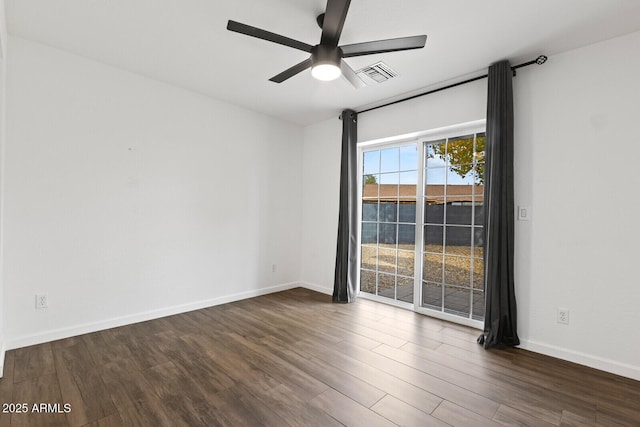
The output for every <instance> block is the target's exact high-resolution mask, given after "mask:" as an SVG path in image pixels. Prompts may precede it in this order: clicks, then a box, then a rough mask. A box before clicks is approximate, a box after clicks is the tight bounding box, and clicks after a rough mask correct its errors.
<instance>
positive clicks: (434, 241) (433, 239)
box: [424, 225, 444, 253]
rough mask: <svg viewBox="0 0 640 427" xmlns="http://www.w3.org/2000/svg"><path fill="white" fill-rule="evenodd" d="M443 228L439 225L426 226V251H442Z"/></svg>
mask: <svg viewBox="0 0 640 427" xmlns="http://www.w3.org/2000/svg"><path fill="white" fill-rule="evenodd" d="M443 228H444V227H441V226H438V225H427V226H425V227H424V251H425V252H436V253H442V237H443V232H442V231H443Z"/></svg>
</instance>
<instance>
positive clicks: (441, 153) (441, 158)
mask: <svg viewBox="0 0 640 427" xmlns="http://www.w3.org/2000/svg"><path fill="white" fill-rule="evenodd" d="M446 150H447V144H446V142H445V140H441V141H434V142H429V143H428V144H427V145H426V146H425V150H424V151H425V157H426V160H427V161H426V164H427V167H428V168H432V167H438V166H446V165H447V162H446Z"/></svg>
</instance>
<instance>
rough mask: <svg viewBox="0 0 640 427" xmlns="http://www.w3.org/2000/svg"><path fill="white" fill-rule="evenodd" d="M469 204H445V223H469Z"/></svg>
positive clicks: (470, 207) (470, 209)
mask: <svg viewBox="0 0 640 427" xmlns="http://www.w3.org/2000/svg"><path fill="white" fill-rule="evenodd" d="M472 213H473V206H471V205H449V206H447V224H460V225H471V219H472V217H471V214H472Z"/></svg>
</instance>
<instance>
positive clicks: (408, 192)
mask: <svg viewBox="0 0 640 427" xmlns="http://www.w3.org/2000/svg"><path fill="white" fill-rule="evenodd" d="M417 183H418V172H417V171H411V172H400V184H402V185H403V186H405V187H402V188H401V189H400V197H416V196H417V193H416V184H417Z"/></svg>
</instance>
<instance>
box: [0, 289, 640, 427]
mask: <svg viewBox="0 0 640 427" xmlns="http://www.w3.org/2000/svg"><path fill="white" fill-rule="evenodd" d="M477 335H478V331H477V330H474V329H469V328H465V327H462V326H457V325H453V324H450V323H447V322H443V321H439V320H435V319H432V318H428V317H425V316H421V315H418V314H415V313H413V312H410V311H405V310H401V309H396V308H393V307H390V306H386V305H382V304H378V303H375V302H372V301H366V300H360V301H358V302H356V303H354V304H348V305H342V304H331V302H330V297H328V296H326V295H321V294H318V293H315V292H312V291H308V290H306V289H300V288H298V289H293V290H290V291H286V292H281V293H276V294H271V295H267V296H262V297H258V298H253V299H249V300H244V301H239V302H235V303H231V304H225V305H221V306H217V307H212V308H208V309H204V310H198V311H194V312H190V313H185V314H181V315H176V316H171V317H166V318H163V319H158V320H153V321H149V322H144V323H138V324H134V325H129V326H125V327H121V328H116V329H110V330H106V331H101V332H96V333H92V334H87V335H82V336H78V337H74V338H69V339H65V340H60V341H55V342H51V343H46V344H41V345H36V346H32V347H27V348H22V349H18V350H12V351H9V352H7V355H6V360H5V369H4V374H5V376H4V378H3V379H2V380H0V402H2V403H3V404H7V405H8V404H10V403H14V404H20V403H27V405H28V410H27V413H14V414H7V413H2V414H0V427H3V426H30V427H32V426H67V425H70V426H85V425H87V426H136V425H142V426H164V425H166V426H182V425H184V426H215V425H229V426H261V425H269V426H340V425H348V426H365V427H374V426H393V425H403V426H405V425H407V426H409V425H415V426H446V425H452V426H465V427H467V426H473V427H475V426H490V425H530V426H553V425H555V426H560V425H563V426H565V425H566V426H583V425H585V426H593V425H598V426H617V425H625V426H640V382H637V381H632V380H629V379H626V378H622V377H618V376H615V375H611V374H607V373H604V372H601V371H596V370H593V369H589V368H585V367H582V366H578V365H575V364H571V363H568V362H564V361H560V360H556V359H552V358H550V357H545V356H541V355H537V354H534V353H530V352H527V351H523V350H517V349H510V350H496V351H485V350H483V349H482V348H481V347H480V346H479V345H477V344H476V342H475V340H476V337H477ZM40 403H45V404H47V403H48V404H51V405H50V406H49V407H48V408H47V407H45V409H46V410H49V411H54V412H61V413H38V412H34V411H33V405H34V404H40ZM56 403H59V404H60V405H59V406H58V407H56V406H54V405H53V404H56ZM65 403H66V404H69V405H70V408H71V410H70V412H68V413H64V410H65V407H64V406H63V405H64V404H65ZM37 408H40V406H37ZM3 409H10V408H8V407H7V408H3ZM13 409H14V410H15V407H14V408H13ZM67 409H68V407H67Z"/></svg>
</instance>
